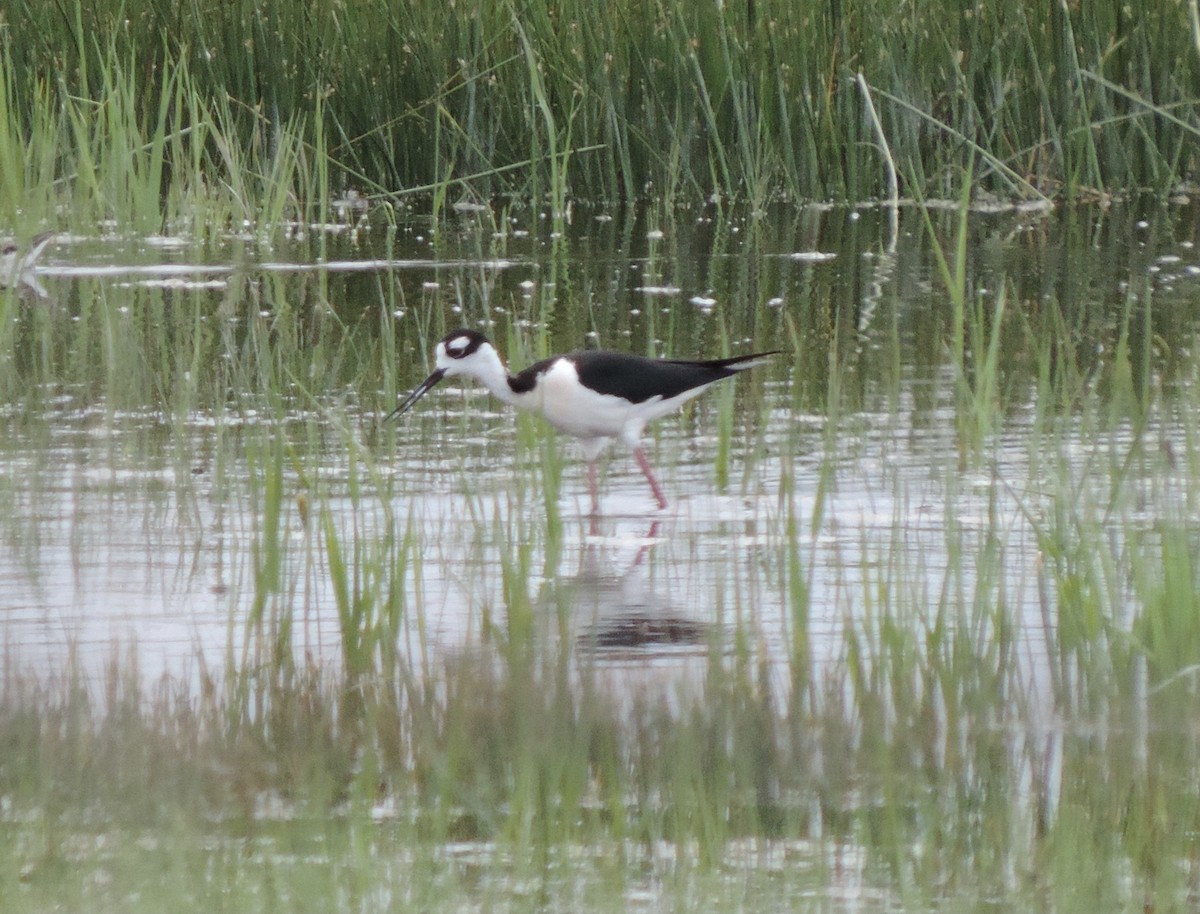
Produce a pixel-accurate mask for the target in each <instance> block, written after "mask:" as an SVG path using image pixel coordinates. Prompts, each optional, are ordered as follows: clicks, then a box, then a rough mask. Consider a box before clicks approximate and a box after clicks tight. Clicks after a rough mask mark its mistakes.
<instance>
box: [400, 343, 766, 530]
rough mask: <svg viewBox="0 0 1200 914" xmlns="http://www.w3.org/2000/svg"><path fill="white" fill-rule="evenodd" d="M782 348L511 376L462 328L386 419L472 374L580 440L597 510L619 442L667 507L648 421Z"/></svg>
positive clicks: (563, 359) (564, 359)
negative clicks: (650, 450)
mask: <svg viewBox="0 0 1200 914" xmlns="http://www.w3.org/2000/svg"><path fill="white" fill-rule="evenodd" d="M778 351H779V350H773V351H771V352H758V353H754V354H753V355H740V356H734V357H732V358H727V359H710V360H708V361H686V360H683V359H650V358H645V357H643V356H638V355H630V354H628V353H624V352H608V351H604V350H584V351H581V352H570V353H567V354H566V355H556V356H552V357H551V358H548V359H544V360H543V361H541V362H537V363H536V364H533V365H530V366H529V367H528V368H526V369H525V370H524V371H521V372H519V373H517V374H515V375H511V374H509V373H508V369H507V368H506V367H505V366H504V361H503V360H502V359H501V358H500V353H498V352H497V351H496V347H495V346H493V345H492V344H491V343H490V342H489V341H488V339H487V338H486V337H485V336H484V335H483V334H482V333H479V332H478V331H475V330H455V331H454V332H453V333H450V334H448V335H447V336H446V337H444V338H443V339H442V340H441V341H440V342H439V343H438V344H437V346H436V348H435V349H434V365H435V366H436V367H435V370H434V372H433V374H431V375H430V376H429V377H428V378H426V379H425V380H424V381H422V382H421V384H420V385H419V386H418V387H417V388H416V389H415V390H414V391H413V392H412V393H410V394H409V395H408V396H407V397H406V398H405V399H404V401H403V402H402V403H401V404H400V405H399V406H397V407H396V408H395V409H394V410H393V411H392V412H391V413H389V414H388V416H387V417H386V418H387V419H391V418H393V417H394V416H399V415H401V414H403V413H405V412H407V411H408V410H409V409H410V408H411V407H412V405H413V404H414V403H416V402H417V401H418V400H419V399H421V397H423V396H424V395H425V394H426V393H428V391H429V390H430V389H431V388H432V387H433V386H434V385H435V384H437V383H438V382H439V381H441V380H442V379H443V378H453V377H457V376H462V377H467V378H473V379H474V380H476V381H478V382H479V383H481V384H482V385H483V386H484V387H486V388H487V389H488V390H489V391H491V393H492V396H494V397H495V398H496V399H498V400H500V401H502V402H504V403H507V404H509V405H510V406H515V407H517V408H518V409H524V410H528V411H529V412H533V413H537V414H538V415H539V416H541V417H542V418H543V419H545V420H546V421H547V422H549V423H550V424H551V425H552V426H554V428H556V429H558V430H559V431H560V432H562V433H563V434H566V435H571V436H572V437H574V438H578V439H579V441H580V443H581V444H582V446H583V454H584V457H585V458H586V459H587V463H588V490H589V492H590V494H591V497H592V510H593V511H597V512H598V511H599V505H600V497H599V492H598V486H597V482H596V460H597V458H598V457H599V456H600V454H601V452H602V451H603V450H604V449H605V448H606V447H607V446H608V445H609V444H611V443H612V442H613V441H614V440H618V441H620V442H621V443H622V444H624V445H625V446H626V447H628V448H630V449H631V450H632V451H633V457H634V459H635V460H636V461H637V464H638V466H639V467H641V470H642V473H644V474H645V476H646V481H647V482H648V483H650V490H651V491H652V492H653V493H654V498H655V500H656V501H657V502H658V506H659V508H665V507H667V498H666V496H665V495H663V490H662V486H660V485H659V483H658V480H657V479H656V478H655V476H654V470H653V469H651V467H650V461H649V460H647V459H646V454H645V452H644V451H643V450H642V445H641V437H642V430H643V429H644V428H645V426H646V423H647V422H651V421H653V420H655V419H661V418H662V417H663V416H666V415H669V414H670V413H673V412H675V411H676V410H677V409H679V408H680V407H681V406H682V405H683V404H684V403H686V402H687V401H688V400H691V399H692V398H693V397H697V396H699V395H700V394H701V393H703V391H704V390H705V389H707V388H708V387H709V385H711V384H715V383H716V382H717V381H720V380H723V379H725V378H729V377H733V375H735V374H737V373H738V372H739V371H745V370H746V369H747V368H754V367H755V366H757V365H761V364H763V362H764V361H765V359H766V358H767V357H768V356H771V355H775V354H776V353H777V352H778ZM385 421H386V419H385Z"/></svg>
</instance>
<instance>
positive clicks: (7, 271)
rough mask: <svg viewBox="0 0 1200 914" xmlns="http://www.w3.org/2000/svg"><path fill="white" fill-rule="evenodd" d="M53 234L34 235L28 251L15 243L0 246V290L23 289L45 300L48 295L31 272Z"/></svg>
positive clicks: (9, 242)
mask: <svg viewBox="0 0 1200 914" xmlns="http://www.w3.org/2000/svg"><path fill="white" fill-rule="evenodd" d="M54 234H55V233H54V232H42V233H41V234H40V235H34V236H33V238H32V239H31V240H30V242H29V249H28V250H25V251H22V250H21V246H20V245H19V244H17V243H16V242H15V241H5V242H4V243H3V244H2V245H0V288H7V287H12V288H22V287H23V288H27V289H30V290H32V291H33V293H34V294H35V295H37V296H38V297H39V298H47V297H48V296H49V293H48V292H47V291H46V290H45V288H43V286H42V284H41V283H40V282H38V278H37V276H36V275H35V274H34V272H33V270H34V267H35V266H37V261H38V258H39V257H41V256H42V251H44V250H46V245H48V244H49V243H50V239H51V238H53V237H54Z"/></svg>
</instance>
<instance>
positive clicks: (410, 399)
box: [383, 368, 446, 422]
mask: <svg viewBox="0 0 1200 914" xmlns="http://www.w3.org/2000/svg"><path fill="white" fill-rule="evenodd" d="M445 375H446V371H445V369H443V368H439V369H438V370H437V371H435V372H434V373H433V374H431V375H430V376H429V377H427V378H426V379H425V380H424V381H422V382H421V384H420V385H419V386H418V387H417V388H416V390H414V391H413V392H412V393H410V394H409V395H408V396H407V397H405V398H404V402H403V403H401V404H400V405H399V406H397V407H396V408H395V409H393V410H392V411H391V412H390V413H388V414H387V415H386V416H384V417H383V421H384V422H387V421H389V420H391V419H395V418H396V417H397V416H400V415H403V414H404V413H406V412H408V410H409V409H411V408H412V405H413V404H414V403H416V402H417V401H418V400H420V399H421V398H422V397H423V396H425V394H427V393H429V391H430V389H431V388H433V387H434V385H436V384H437V382H438V381H440V380H441V379H442V378H443V377H445Z"/></svg>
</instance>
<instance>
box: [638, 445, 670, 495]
mask: <svg viewBox="0 0 1200 914" xmlns="http://www.w3.org/2000/svg"><path fill="white" fill-rule="evenodd" d="M633 458H634V459H635V460H636V461H637V462H638V466H640V467H641V468H642V472H643V473H645V474H646V482H648V483H650V489H651V490H652V491H653V492H654V497H655V499H657V501H658V506H659V507H660V508H665V507H666V506H667V496H665V495H663V490H662V486H660V485H659V484H658V480H657V479H655V478H654V470H652V469H650V461H649V460H647V459H646V453H645V452H644V451H643V450H642V449H641V448H640V447H635V448H634V449H633Z"/></svg>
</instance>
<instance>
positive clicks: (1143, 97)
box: [0, 0, 1200, 233]
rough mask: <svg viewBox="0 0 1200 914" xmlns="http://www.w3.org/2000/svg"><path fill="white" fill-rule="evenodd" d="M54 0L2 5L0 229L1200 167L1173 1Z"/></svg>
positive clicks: (1023, 192)
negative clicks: (49, 4) (397, 204)
mask: <svg viewBox="0 0 1200 914" xmlns="http://www.w3.org/2000/svg"><path fill="white" fill-rule="evenodd" d="M42 12H43V11H42V10H41V8H40V7H39V6H38V5H37V4H36V3H32V2H29V0H18V2H17V3H16V4H15V6H14V7H13V8H12V9H11V10H10V11H9V12H8V14H7V15H6V16H5V18H4V19H3V20H0V25H2V28H0V52H2V57H0V166H3V167H2V169H0V171H2V173H3V178H0V222H3V223H5V224H17V225H30V226H34V225H45V224H53V222H54V221H55V220H54V213H55V210H56V207H57V205H58V204H59V203H60V202H65V203H68V204H69V205H71V206H72V207H75V208H77V209H78V210H80V211H82V212H86V213H88V214H89V215H91V216H92V217H93V218H105V219H117V220H119V222H120V223H121V224H122V225H132V226H138V227H145V226H148V225H152V224H155V223H158V222H160V221H165V222H166V223H167V224H168V225H173V224H176V223H177V221H180V220H182V221H185V222H188V223H190V224H191V225H193V226H194V227H195V228H197V229H199V230H201V231H203V230H206V229H205V227H206V226H208V227H211V226H212V225H215V224H219V223H220V221H221V220H220V219H217V218H213V216H214V215H215V214H217V213H220V214H223V215H224V216H225V217H227V218H229V219H232V220H237V221H240V220H243V219H248V220H250V221H251V223H253V224H255V225H259V226H261V227H262V228H261V230H262V231H264V232H268V233H269V232H272V231H275V230H276V229H275V228H274V227H275V226H278V224H279V223H280V222H281V221H284V220H287V219H292V218H297V217H300V218H302V219H306V220H307V219H314V220H323V219H326V218H327V217H328V214H329V213H330V212H331V208H330V201H331V198H332V197H334V196H336V195H337V194H338V193H339V192H340V191H341V190H342V189H344V188H346V187H350V186H353V187H357V188H358V189H360V190H362V191H364V192H367V193H370V194H378V195H381V197H383V198H390V197H392V196H393V195H400V196H405V195H409V194H413V193H419V194H420V195H422V197H423V198H424V199H425V200H428V201H430V202H431V205H432V207H433V210H434V212H435V213H440V212H443V211H445V207H446V206H447V205H448V204H449V203H452V202H454V201H456V200H458V199H460V198H466V199H490V198H494V197H498V196H505V197H508V198H511V199H514V200H517V201H519V202H520V203H521V205H530V204H532V205H534V206H535V207H542V206H548V207H549V210H550V213H551V215H552V218H553V219H555V220H562V219H564V218H565V216H566V213H567V209H568V202H569V201H572V200H581V199H582V200H587V201H595V200H608V201H615V200H635V199H642V198H647V197H648V198H651V199H654V198H659V199H666V200H669V201H671V202H686V203H696V202H699V201H703V200H706V199H708V198H710V196H713V195H715V196H716V197H717V198H718V199H721V200H736V201H740V202H743V203H746V204H749V205H750V206H752V207H755V208H760V207H762V206H764V205H766V204H767V203H768V202H770V201H772V200H777V199H781V198H784V199H792V200H796V199H841V200H851V201H857V200H862V199H866V198H883V197H885V196H886V197H890V196H892V195H893V194H895V193H899V195H900V196H903V197H909V198H922V197H926V198H927V197H941V198H954V197H957V196H958V193H959V188H960V186H961V185H962V183H963V176H964V174H965V172H966V171H967V169H968V166H969V163H970V162H971V161H972V160H974V161H975V162H976V163H977V165H978V168H977V174H976V179H975V184H976V185H977V188H978V189H979V190H982V191H987V192H990V193H994V194H998V195H1001V196H1003V197H1018V198H1024V199H1038V198H1040V197H1042V196H1049V197H1053V198H1066V199H1077V198H1090V197H1093V196H1096V195H1101V196H1105V195H1109V194H1114V193H1117V194H1119V193H1121V192H1123V191H1127V190H1128V189H1130V188H1151V189H1155V190H1158V191H1166V190H1172V189H1175V188H1176V187H1178V186H1179V185H1180V184H1181V183H1184V184H1186V183H1187V182H1189V181H1191V180H1192V179H1193V178H1194V175H1195V170H1196V164H1197V163H1196V157H1195V151H1194V150H1195V135H1196V131H1197V129H1198V128H1200V122H1198V121H1197V118H1196V113H1195V105H1196V98H1195V93H1194V86H1195V84H1196V73H1197V69H1198V68H1200V57H1198V55H1197V54H1196V53H1195V45H1194V41H1193V36H1192V24H1191V22H1190V19H1189V12H1188V7H1187V4H1184V3H1163V4H1134V5H1121V4H1083V5H1078V6H1074V5H1069V4H1068V5H1064V4H1063V3H1061V2H1058V0H1040V2H1039V3H1035V4H1033V5H1030V4H1023V3H1016V2H1012V0H990V2H986V3H982V4H977V5H976V6H975V7H974V8H973V9H972V11H971V14H970V15H964V14H963V13H962V10H961V8H960V6H958V5H956V4H954V3H950V2H948V0H921V2H917V3H915V4H914V3H900V2H898V0H890V2H885V3H877V2H860V0H854V2H846V3H835V4H831V5H814V4H796V3H791V2H784V0H770V2H766V3H756V4H754V5H753V6H751V7H746V6H744V5H742V6H739V5H737V4H730V5H725V6H721V5H700V6H697V5H696V4H692V3H682V2H676V0H663V2H658V3H654V4H649V5H646V4H632V3H627V2H622V3H618V4H616V5H615V6H606V7H604V8H600V7H597V6H594V5H591V4H581V3H577V2H574V0H561V2H553V3H527V4H520V5H514V4H488V5H486V6H484V7H482V8H476V7H470V8H467V7H456V6H451V7H446V6H444V5H437V4H407V5H400V6H397V5H395V4H385V3H381V2H372V3H362V4H355V5H352V6H350V7H346V6H345V5H343V4H340V3H334V2H329V0H321V2H315V3H308V4H305V5H303V6H296V5H295V4H290V3H267V4H254V5H238V4H214V3H197V2H181V0H171V2H163V3H157V4H152V5H149V6H146V7H139V8H137V9H133V8H131V7H129V5H128V4H125V3H123V2H120V0H104V2H96V3H83V2H79V0H69V2H67V3H64V4H60V5H58V6H56V7H55V8H54V11H53V12H52V13H50V14H47V15H42ZM48 74H50V75H48ZM897 174H898V175H900V176H902V178H903V180H902V181H901V182H900V185H901V186H899V187H896V186H895V185H894V183H893V181H894V178H895V176H896V175H897ZM160 198H161V199H162V200H163V202H164V204H165V205H164V207H163V208H162V210H161V212H160V208H159V206H158V201H159V199H160ZM31 233H32V232H31Z"/></svg>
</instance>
